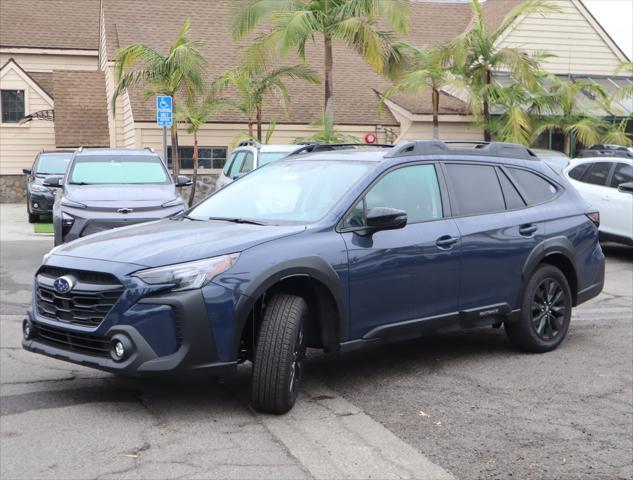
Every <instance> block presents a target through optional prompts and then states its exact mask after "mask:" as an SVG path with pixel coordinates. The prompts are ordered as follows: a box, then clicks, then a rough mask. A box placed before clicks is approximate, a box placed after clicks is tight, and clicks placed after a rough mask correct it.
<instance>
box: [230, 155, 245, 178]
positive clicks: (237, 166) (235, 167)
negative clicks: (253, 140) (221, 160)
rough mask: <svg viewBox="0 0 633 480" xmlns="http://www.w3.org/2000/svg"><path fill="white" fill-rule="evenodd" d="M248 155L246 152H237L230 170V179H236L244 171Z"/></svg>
mask: <svg viewBox="0 0 633 480" xmlns="http://www.w3.org/2000/svg"><path fill="white" fill-rule="evenodd" d="M245 154H246V152H243V151H242V152H237V154H236V155H235V160H233V163H232V164H231V168H230V170H229V175H228V176H229V177H231V178H233V177H235V176H236V175H237V174H238V173H239V172H240V170H241V169H242V164H243V163H244V155H245Z"/></svg>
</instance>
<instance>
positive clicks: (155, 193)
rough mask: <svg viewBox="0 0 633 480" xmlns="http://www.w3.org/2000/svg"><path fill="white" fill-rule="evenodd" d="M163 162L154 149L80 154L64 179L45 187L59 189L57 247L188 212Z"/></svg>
mask: <svg viewBox="0 0 633 480" xmlns="http://www.w3.org/2000/svg"><path fill="white" fill-rule="evenodd" d="M190 184H191V182H190V180H189V178H188V177H185V176H180V177H178V183H177V184H174V182H173V180H172V179H171V177H170V176H169V172H168V171H167V168H166V167H165V165H164V163H163V161H162V160H161V159H160V157H159V156H158V155H157V154H156V153H154V152H153V151H152V150H148V149H143V150H133V149H113V148H104V149H79V150H77V152H75V154H74V155H73V157H72V159H71V161H70V165H69V167H68V171H67V173H66V175H65V176H64V177H63V178H60V177H48V178H46V179H45V180H44V185H46V186H50V187H56V188H60V189H61V192H60V194H59V195H57V196H56V200H55V204H54V207H53V226H54V230H55V245H60V244H62V243H65V242H69V241H71V240H75V239H77V238H79V237H84V236H86V235H90V234H92V233H96V232H100V231H102V230H108V229H111V228H117V227H123V226H127V225H132V224H134V223H141V222H147V221H150V220H158V219H161V218H165V217H170V216H172V215H175V214H177V213H180V212H182V211H183V210H184V209H185V202H184V201H183V200H182V198H181V197H180V195H179V193H178V191H177V189H176V187H182V186H184V185H190Z"/></svg>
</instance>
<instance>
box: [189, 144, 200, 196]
mask: <svg viewBox="0 0 633 480" xmlns="http://www.w3.org/2000/svg"><path fill="white" fill-rule="evenodd" d="M197 182H198V132H193V176H192V177H191V192H189V206H191V205H193V199H194V197H195V196H196V183H197Z"/></svg>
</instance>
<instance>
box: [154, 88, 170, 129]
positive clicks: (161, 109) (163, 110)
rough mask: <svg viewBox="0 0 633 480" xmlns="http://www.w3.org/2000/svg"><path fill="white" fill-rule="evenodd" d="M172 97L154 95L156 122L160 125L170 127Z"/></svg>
mask: <svg viewBox="0 0 633 480" xmlns="http://www.w3.org/2000/svg"><path fill="white" fill-rule="evenodd" d="M171 102H172V98H171V97H169V96H165V95H159V96H158V97H156V123H158V125H159V126H161V127H171V124H172V122H173V113H172V111H171V110H172V103H171Z"/></svg>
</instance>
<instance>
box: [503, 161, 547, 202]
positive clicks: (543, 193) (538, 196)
mask: <svg viewBox="0 0 633 480" xmlns="http://www.w3.org/2000/svg"><path fill="white" fill-rule="evenodd" d="M509 170H510V172H511V174H512V176H513V177H514V179H515V180H516V183H517V185H518V186H519V188H520V189H521V193H522V194H523V197H524V198H525V200H526V201H527V203H528V205H536V204H539V203H545V202H548V201H550V200H551V199H552V198H554V197H555V196H556V193H557V192H558V189H557V187H556V186H555V185H554V184H552V183H550V182H548V181H547V180H545V179H544V178H543V177H541V176H540V175H537V174H536V173H532V172H529V171H527V170H522V169H519V168H510V169H509Z"/></svg>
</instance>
